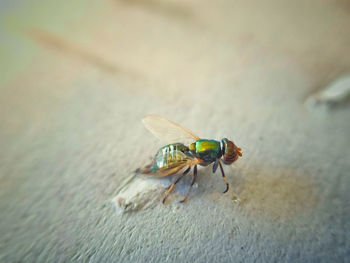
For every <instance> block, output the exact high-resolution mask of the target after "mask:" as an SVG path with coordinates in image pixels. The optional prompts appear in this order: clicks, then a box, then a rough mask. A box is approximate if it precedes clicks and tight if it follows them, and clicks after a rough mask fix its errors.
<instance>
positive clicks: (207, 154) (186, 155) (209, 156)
mask: <svg viewBox="0 0 350 263" xmlns="http://www.w3.org/2000/svg"><path fill="white" fill-rule="evenodd" d="M221 156H222V151H221V146H220V142H219V141H215V140H206V139H200V140H198V141H196V142H194V143H192V144H191V145H190V146H189V147H187V146H186V145H184V144H182V143H173V144H168V145H165V146H163V147H162V148H160V149H159V150H158V152H157V154H156V156H155V158H154V160H153V162H152V164H151V165H149V166H147V167H145V168H146V170H144V171H143V172H144V173H153V174H156V173H158V174H159V175H160V176H162V174H168V173H169V170H174V171H175V170H177V168H179V169H180V168H182V166H181V164H184V163H186V162H188V161H189V160H191V159H194V158H197V159H199V160H201V161H202V162H201V163H200V165H202V166H206V165H209V164H210V163H212V162H215V161H216V160H217V159H219V158H220V157H221Z"/></svg>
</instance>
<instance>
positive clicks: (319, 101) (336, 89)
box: [306, 75, 350, 107]
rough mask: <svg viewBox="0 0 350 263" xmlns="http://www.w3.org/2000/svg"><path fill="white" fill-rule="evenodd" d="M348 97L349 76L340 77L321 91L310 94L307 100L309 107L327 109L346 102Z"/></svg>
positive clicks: (349, 90)
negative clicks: (325, 107)
mask: <svg viewBox="0 0 350 263" xmlns="http://www.w3.org/2000/svg"><path fill="white" fill-rule="evenodd" d="M349 97H350V75H348V76H343V77H340V78H338V79H336V80H334V81H332V82H331V83H330V84H329V85H328V86H326V87H325V88H324V89H323V90H321V91H319V92H317V93H314V94H312V95H311V96H310V97H309V98H308V99H307V100H306V105H307V106H309V107H315V106H321V105H326V106H327V107H331V106H336V105H339V104H341V103H344V102H346V100H347V99H348V98H349Z"/></svg>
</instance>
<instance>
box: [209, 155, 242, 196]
mask: <svg viewBox="0 0 350 263" xmlns="http://www.w3.org/2000/svg"><path fill="white" fill-rule="evenodd" d="M217 162H218V163H219V166H220V170H221V174H222V177H223V178H224V180H225V183H226V190H225V191H224V192H223V193H226V192H227V191H228V189H229V183H228V181H227V178H226V176H225V173H224V169H223V168H222V164H221V162H220V161H217ZM215 165H216V162H215V164H214V166H213V172H215V171H214V168H215ZM216 168H217V165H216ZM216 168H215V170H216ZM233 194H234V195H235V199H234V200H233V202H235V203H237V202H239V201H240V198H239V197H238V195H237V194H236V193H233Z"/></svg>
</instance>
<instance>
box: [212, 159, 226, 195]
mask: <svg viewBox="0 0 350 263" xmlns="http://www.w3.org/2000/svg"><path fill="white" fill-rule="evenodd" d="M218 163H219V166H220V170H221V174H222V178H224V180H225V183H226V190H225V191H224V192H223V193H226V192H227V191H228V189H229V188H230V185H229V183H228V181H227V178H226V176H225V172H224V169H223V168H222V164H221V162H220V161H218ZM215 164H216V163H215ZM215 164H214V167H215ZM213 170H214V169H213Z"/></svg>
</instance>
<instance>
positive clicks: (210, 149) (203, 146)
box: [189, 139, 222, 166]
mask: <svg viewBox="0 0 350 263" xmlns="http://www.w3.org/2000/svg"><path fill="white" fill-rule="evenodd" d="M189 149H190V152H191V153H192V154H193V155H194V156H195V157H196V158H198V159H201V160H203V162H202V163H201V165H203V166H206V165H208V164H210V163H212V162H215V161H216V160H217V159H219V158H220V157H221V156H222V152H221V145H220V142H219V141H215V140H207V139H200V140H198V141H196V142H194V143H192V144H191V145H190V147H189Z"/></svg>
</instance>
